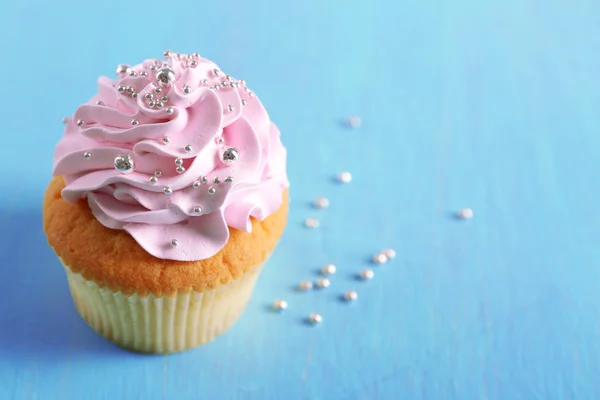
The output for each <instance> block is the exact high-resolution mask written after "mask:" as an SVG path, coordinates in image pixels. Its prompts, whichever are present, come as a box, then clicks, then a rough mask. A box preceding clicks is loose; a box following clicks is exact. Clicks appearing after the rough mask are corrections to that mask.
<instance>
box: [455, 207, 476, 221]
mask: <svg viewBox="0 0 600 400" xmlns="http://www.w3.org/2000/svg"><path fill="white" fill-rule="evenodd" d="M458 217H459V218H461V219H471V218H473V210H471V209H470V208H463V209H462V210H460V211H459V212H458Z"/></svg>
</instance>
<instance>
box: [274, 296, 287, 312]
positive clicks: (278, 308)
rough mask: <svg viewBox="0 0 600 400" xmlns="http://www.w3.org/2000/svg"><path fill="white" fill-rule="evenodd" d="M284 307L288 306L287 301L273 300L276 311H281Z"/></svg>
mask: <svg viewBox="0 0 600 400" xmlns="http://www.w3.org/2000/svg"><path fill="white" fill-rule="evenodd" d="M286 308H288V303H287V301H285V300H282V299H277V300H275V302H273V309H275V310H276V311H282V310H285V309H286Z"/></svg>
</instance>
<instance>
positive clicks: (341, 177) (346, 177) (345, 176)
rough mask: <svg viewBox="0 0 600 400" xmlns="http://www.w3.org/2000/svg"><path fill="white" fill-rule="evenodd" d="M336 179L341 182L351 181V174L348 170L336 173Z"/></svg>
mask: <svg viewBox="0 0 600 400" xmlns="http://www.w3.org/2000/svg"><path fill="white" fill-rule="evenodd" d="M338 181H340V182H341V183H350V182H351V181H352V174H351V173H350V172H348V171H343V172H340V173H339V174H338Z"/></svg>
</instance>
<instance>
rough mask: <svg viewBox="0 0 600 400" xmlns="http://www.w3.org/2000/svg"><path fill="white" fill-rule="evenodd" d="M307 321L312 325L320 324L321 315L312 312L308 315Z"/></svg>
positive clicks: (321, 320)
mask: <svg viewBox="0 0 600 400" xmlns="http://www.w3.org/2000/svg"><path fill="white" fill-rule="evenodd" d="M308 321H309V322H310V323H311V324H313V325H316V324H320V323H321V322H323V317H322V316H321V314H317V313H312V314H310V315H309V316H308Z"/></svg>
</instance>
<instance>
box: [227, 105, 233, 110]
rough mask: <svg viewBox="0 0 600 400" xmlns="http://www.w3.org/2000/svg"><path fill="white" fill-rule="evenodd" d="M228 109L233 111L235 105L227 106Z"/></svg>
mask: <svg viewBox="0 0 600 400" xmlns="http://www.w3.org/2000/svg"><path fill="white" fill-rule="evenodd" d="M227 109H228V110H229V112H232V111H233V106H232V105H231V104H230V105H228V106H227Z"/></svg>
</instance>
